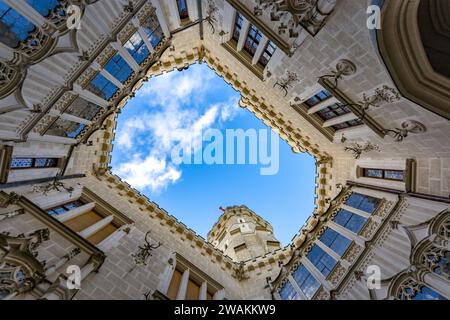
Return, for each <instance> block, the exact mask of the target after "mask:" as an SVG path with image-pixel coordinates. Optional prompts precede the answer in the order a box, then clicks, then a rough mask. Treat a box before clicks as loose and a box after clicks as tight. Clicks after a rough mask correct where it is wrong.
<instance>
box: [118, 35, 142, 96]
mask: <svg viewBox="0 0 450 320" xmlns="http://www.w3.org/2000/svg"><path fill="white" fill-rule="evenodd" d="M146 37H147V36H146ZM144 41H145V40H144ZM111 47H113V48H114V49H115V50H117V53H118V54H119V55H120V56H121V57H122V59H123V60H125V62H126V63H127V64H128V65H129V66H130V68H131V69H133V71H134V72H139V71H140V70H141V68H140V67H139V65H138V64H137V62H136V60H134V58H133V57H132V56H131V54H130V53H129V52H128V50H127V49H125V48H124V47H123V46H122V44H121V43H120V42H113V43H111ZM117 81H118V80H117ZM119 82H120V81H119ZM121 85H122V84H121ZM122 87H123V85H122Z"/></svg>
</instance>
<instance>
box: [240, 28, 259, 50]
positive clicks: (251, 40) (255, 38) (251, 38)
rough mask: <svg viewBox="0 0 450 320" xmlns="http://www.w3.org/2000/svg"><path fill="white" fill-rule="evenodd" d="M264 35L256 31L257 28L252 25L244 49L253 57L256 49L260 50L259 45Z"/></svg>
mask: <svg viewBox="0 0 450 320" xmlns="http://www.w3.org/2000/svg"><path fill="white" fill-rule="evenodd" d="M261 38H262V34H261V32H260V31H259V30H258V29H256V27H255V26H253V25H251V26H250V29H249V32H248V35H247V39H246V41H245V46H244V49H245V51H247V52H248V53H249V54H250V55H251V56H253V55H254V54H255V52H256V49H257V48H258V45H259V43H260V42H261Z"/></svg>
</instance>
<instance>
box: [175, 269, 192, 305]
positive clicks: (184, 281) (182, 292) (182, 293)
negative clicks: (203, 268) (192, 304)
mask: <svg viewBox="0 0 450 320" xmlns="http://www.w3.org/2000/svg"><path fill="white" fill-rule="evenodd" d="M188 283H189V269H186V270H185V271H184V272H183V276H182V277H181V281H180V287H179V288H178V293H177V299H176V300H184V299H185V298H186V291H187V286H188Z"/></svg>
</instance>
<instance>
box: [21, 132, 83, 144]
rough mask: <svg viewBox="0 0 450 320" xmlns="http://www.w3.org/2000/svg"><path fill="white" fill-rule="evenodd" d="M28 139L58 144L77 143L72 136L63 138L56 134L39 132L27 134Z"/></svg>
mask: <svg viewBox="0 0 450 320" xmlns="http://www.w3.org/2000/svg"><path fill="white" fill-rule="evenodd" d="M28 141H42V142H50V143H60V144H77V143H78V141H77V139H72V138H64V137H58V136H51V135H47V134H44V135H42V136H41V135H40V134H39V133H35V132H32V133H30V134H29V135H28Z"/></svg>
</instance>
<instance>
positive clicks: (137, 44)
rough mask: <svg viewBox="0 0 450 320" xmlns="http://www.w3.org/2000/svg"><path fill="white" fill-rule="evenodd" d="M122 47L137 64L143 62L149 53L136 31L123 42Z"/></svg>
mask: <svg viewBox="0 0 450 320" xmlns="http://www.w3.org/2000/svg"><path fill="white" fill-rule="evenodd" d="M124 47H125V49H127V51H128V52H129V53H130V55H131V56H132V57H133V58H134V60H136V62H137V63H138V64H141V63H142V62H144V60H145V59H146V58H147V57H148V56H149V55H150V51H149V50H148V48H147V46H146V45H145V42H144V40H143V39H142V38H141V36H140V34H139V33H138V32H136V33H135V34H134V35H133V36H132V37H131V38H130V40H128V41H127V42H126V43H125V45H124Z"/></svg>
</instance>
